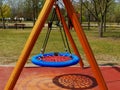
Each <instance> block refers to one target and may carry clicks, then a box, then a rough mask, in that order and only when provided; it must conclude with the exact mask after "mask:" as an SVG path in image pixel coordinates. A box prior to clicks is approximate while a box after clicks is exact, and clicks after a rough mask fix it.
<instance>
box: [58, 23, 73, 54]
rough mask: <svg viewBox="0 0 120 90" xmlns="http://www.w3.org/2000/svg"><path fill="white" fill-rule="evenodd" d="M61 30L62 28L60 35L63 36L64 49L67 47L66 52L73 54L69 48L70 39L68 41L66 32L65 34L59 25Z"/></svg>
mask: <svg viewBox="0 0 120 90" xmlns="http://www.w3.org/2000/svg"><path fill="white" fill-rule="evenodd" d="M59 28H60V34H61V37H62V41H63V44H64V47H65V51H66V52H70V53H71V50H70V46H69V43H68V39H67V36H66V33H65V31H64V30H63V32H62V28H61V26H60V25H59ZM65 41H66V43H65Z"/></svg>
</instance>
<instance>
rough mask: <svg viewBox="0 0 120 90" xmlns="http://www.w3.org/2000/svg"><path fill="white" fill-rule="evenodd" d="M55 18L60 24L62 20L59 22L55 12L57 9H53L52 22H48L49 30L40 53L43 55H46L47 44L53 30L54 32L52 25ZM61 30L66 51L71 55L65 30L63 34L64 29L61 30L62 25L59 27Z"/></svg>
mask: <svg viewBox="0 0 120 90" xmlns="http://www.w3.org/2000/svg"><path fill="white" fill-rule="evenodd" d="M55 18H56V19H57V21H58V22H59V23H60V20H58V17H56V10H55V8H53V12H52V17H51V19H50V21H49V22H48V30H47V33H46V36H45V40H44V43H43V46H42V49H41V52H40V53H42V54H44V52H45V49H46V46H47V42H48V39H49V36H50V33H51V30H52V24H53V21H54V19H55ZM59 30H60V34H61V38H62V41H63V44H64V47H65V51H66V52H69V53H71V50H70V47H69V43H68V40H67V36H66V33H65V30H63V32H62V28H61V26H60V25H59Z"/></svg>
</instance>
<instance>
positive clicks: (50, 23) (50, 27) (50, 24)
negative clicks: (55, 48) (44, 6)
mask: <svg viewBox="0 0 120 90" xmlns="http://www.w3.org/2000/svg"><path fill="white" fill-rule="evenodd" d="M54 17H55V11H54V10H53V12H52V17H51V20H50V21H49V22H48V30H47V33H46V36H45V40H44V43H43V45H42V49H41V52H40V53H42V54H44V52H45V49H46V46H47V42H48V39H49V36H50V32H51V30H52V24H53V20H54Z"/></svg>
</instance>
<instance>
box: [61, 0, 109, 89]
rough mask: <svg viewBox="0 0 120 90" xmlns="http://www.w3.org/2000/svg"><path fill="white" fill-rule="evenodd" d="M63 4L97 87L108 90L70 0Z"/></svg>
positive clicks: (64, 0) (65, 0)
mask: <svg viewBox="0 0 120 90" xmlns="http://www.w3.org/2000/svg"><path fill="white" fill-rule="evenodd" d="M63 2H64V4H65V7H66V9H67V12H68V15H69V17H70V18H71V21H72V23H73V26H74V28H75V30H76V33H77V36H78V38H79V41H80V42H81V44H82V47H83V49H84V52H85V54H86V57H87V59H88V61H89V63H90V65H91V68H92V71H93V74H94V76H95V78H96V80H97V82H98V85H99V87H100V89H101V90H108V88H107V85H106V83H105V81H104V78H103V76H102V73H101V71H100V69H99V67H98V64H97V62H96V60H95V57H94V55H93V52H92V50H91V48H90V45H89V43H88V41H87V38H86V36H85V33H84V31H83V29H82V27H81V25H80V23H79V20H78V18H77V16H76V13H75V10H74V8H73V6H72V4H71V2H70V0H63Z"/></svg>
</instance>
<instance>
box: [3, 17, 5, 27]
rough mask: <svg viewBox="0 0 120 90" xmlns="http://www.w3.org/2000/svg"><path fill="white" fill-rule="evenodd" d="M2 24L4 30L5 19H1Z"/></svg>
mask: <svg viewBox="0 0 120 90" xmlns="http://www.w3.org/2000/svg"><path fill="white" fill-rule="evenodd" d="M2 23H3V29H5V18H4V17H3V18H2Z"/></svg>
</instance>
